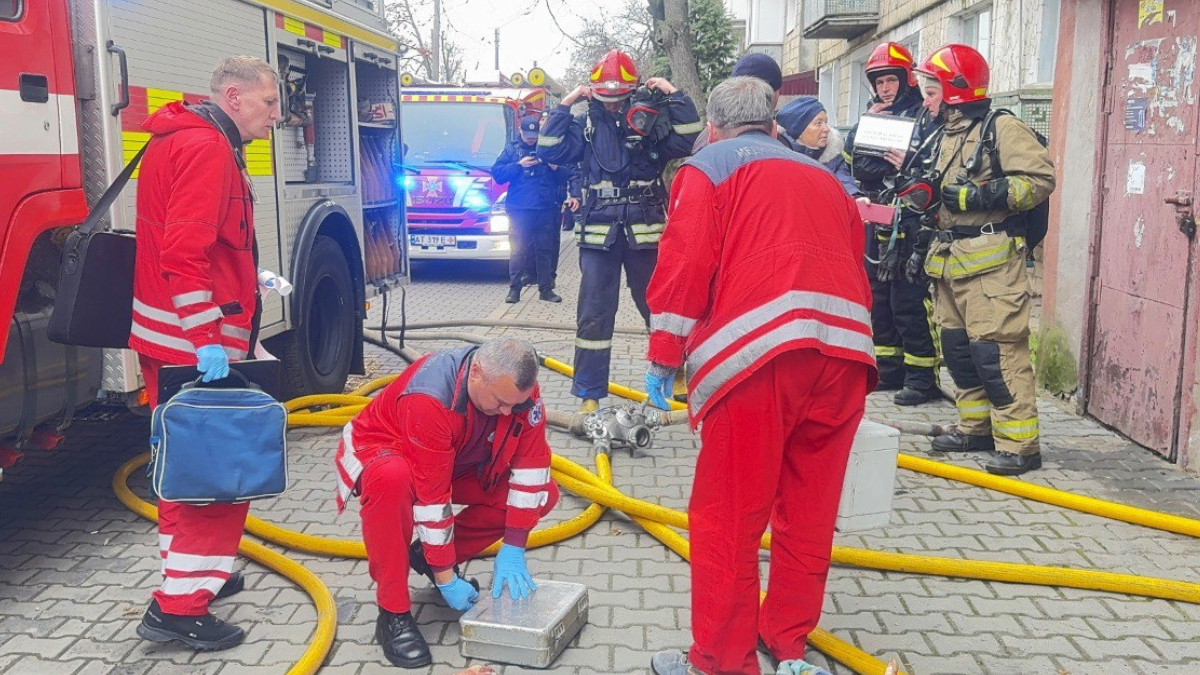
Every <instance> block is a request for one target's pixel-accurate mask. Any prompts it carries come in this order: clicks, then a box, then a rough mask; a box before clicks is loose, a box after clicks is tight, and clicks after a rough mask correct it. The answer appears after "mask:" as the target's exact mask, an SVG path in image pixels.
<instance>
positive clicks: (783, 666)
mask: <svg viewBox="0 0 1200 675" xmlns="http://www.w3.org/2000/svg"><path fill="white" fill-rule="evenodd" d="M775 675H833V674H832V673H830V672H829V671H828V670H825V669H824V668H821V667H820V666H814V665H812V664H811V663H805V662H804V661H801V660H799V659H797V660H795V661H783V662H781V663H780V664H779V669H778V670H777V671H775Z"/></svg>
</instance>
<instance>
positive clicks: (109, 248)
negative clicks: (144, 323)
mask: <svg viewBox="0 0 1200 675" xmlns="http://www.w3.org/2000/svg"><path fill="white" fill-rule="evenodd" d="M145 153H146V146H142V149H141V150H139V151H138V153H137V154H136V155H134V157H133V159H132V160H130V161H129V164H128V165H126V166H125V170H124V171H122V172H121V175H119V176H117V179H116V180H115V181H113V183H112V185H110V186H108V189H107V190H105V191H104V195H103V196H102V197H100V201H98V202H96V206H95V208H93V209H92V212H91V213H89V214H88V217H87V219H86V220H84V221H83V224H82V225H80V226H79V228H78V229H76V230H75V231H74V232H72V233H71V234H70V235H69V236H68V237H67V241H66V244H64V245H63V256H62V267H61V268H60V270H59V275H58V292H57V294H56V295H55V297H54V313H53V314H51V315H50V325H49V327H48V328H47V332H48V334H49V337H50V339H51V340H53V341H55V342H57V343H59V344H64V345H76V346H79V347H127V346H129V329H130V326H132V324H133V266H134V257H135V255H136V241H137V240H136V239H134V236H133V233H132V232H128V231H124V230H113V231H111V232H97V231H96V229H97V228H98V227H99V226H100V220H101V219H102V218H103V217H104V214H105V213H107V212H108V209H109V207H110V206H112V203H113V201H115V200H116V198H117V195H119V194H120V193H121V190H122V188H124V187H125V184H126V183H128V182H129V177H130V176H132V175H133V170H134V169H135V168H137V165H138V162H139V161H141V159H142V155H143V154H145Z"/></svg>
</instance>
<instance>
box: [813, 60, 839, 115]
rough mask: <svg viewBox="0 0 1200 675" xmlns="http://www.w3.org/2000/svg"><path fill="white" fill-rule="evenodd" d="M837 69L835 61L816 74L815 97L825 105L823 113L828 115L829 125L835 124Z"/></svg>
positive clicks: (837, 84)
mask: <svg viewBox="0 0 1200 675" xmlns="http://www.w3.org/2000/svg"><path fill="white" fill-rule="evenodd" d="M837 71H838V68H837V63H834V64H832V65H830V66H829V67H827V68H822V69H821V72H820V74H819V75H818V76H817V82H818V85H817V86H818V87H819V89H818V90H817V98H818V99H819V100H820V101H821V105H823V106H825V113H826V114H827V115H829V124H830V125H834V124H837V109H838V86H839V85H840V84H841V81H840V80H839V79H838V72H837Z"/></svg>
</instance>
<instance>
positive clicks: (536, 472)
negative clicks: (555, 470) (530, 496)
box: [508, 469, 550, 487]
mask: <svg viewBox="0 0 1200 675" xmlns="http://www.w3.org/2000/svg"><path fill="white" fill-rule="evenodd" d="M508 482H509V483H511V484H512V485H525V486H529V487H535V486H538V485H545V484H546V483H549V482H550V469H513V470H512V475H511V476H510V477H509V479H508Z"/></svg>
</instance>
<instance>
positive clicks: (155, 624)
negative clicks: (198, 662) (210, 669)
mask: <svg viewBox="0 0 1200 675" xmlns="http://www.w3.org/2000/svg"><path fill="white" fill-rule="evenodd" d="M137 634H138V635H139V636H141V637H142V639H144V640H149V641H151V642H172V641H174V642H182V643H183V644H185V645H187V646H188V647H191V648H192V649H195V650H196V651H201V652H219V651H221V650H223V649H230V648H232V647H236V646H238V645H240V644H242V641H243V640H245V639H246V631H244V630H242V629H241V628H238V627H237V626H234V625H233V624H229V623H225V622H224V621H222V620H220V619H218V618H217V617H215V616H213V615H212V614H205V615H203V616H179V615H178V614H166V613H164V612H163V611H162V609H161V608H160V607H159V606H158V601H157V600H152V601H150V608H149V609H147V610H146V613H145V614H143V615H142V622H141V623H140V624H138V627H137Z"/></svg>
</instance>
